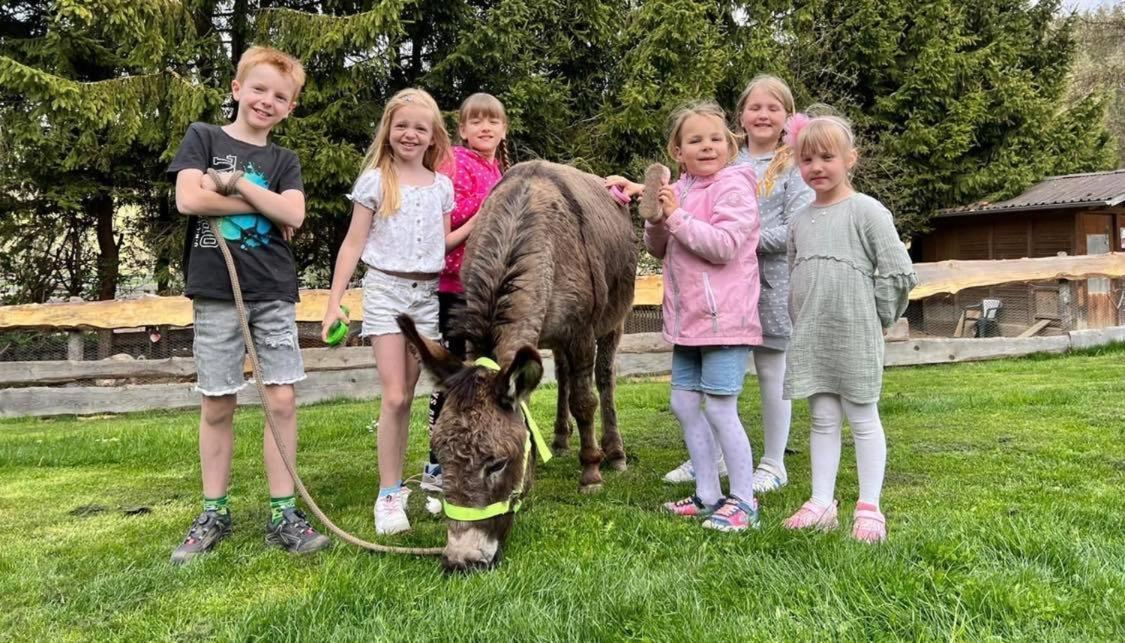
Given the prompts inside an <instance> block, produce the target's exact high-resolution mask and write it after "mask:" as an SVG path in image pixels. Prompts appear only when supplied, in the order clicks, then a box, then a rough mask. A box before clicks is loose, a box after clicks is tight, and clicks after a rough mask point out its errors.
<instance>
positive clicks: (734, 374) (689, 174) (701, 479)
mask: <svg viewBox="0 0 1125 643" xmlns="http://www.w3.org/2000/svg"><path fill="white" fill-rule="evenodd" d="M737 154H738V146H737V143H736V140H735V138H734V134H733V133H732V132H731V131H730V129H729V128H728V127H727V124H726V118H725V115H724V114H723V110H722V108H720V107H719V106H718V105H715V104H714V103H699V104H694V105H689V106H687V107H684V108H681V109H680V110H679V111H677V112H676V114H674V115H673V121H672V130H671V135H670V137H669V141H668V155H669V156H670V157H672V158H674V159H675V160H676V162H677V163H678V164H679V167H680V170H681V172H680V178H679V180H677V181H676V182H675V183H673V184H671V185H665V186H664V187H662V188H661V190H660V195H659V198H660V205H661V210H662V212H661V213H659V214H658V215H657V216H656V218H655V219H650V220H649V221H648V222H647V223H646V224H645V247H646V248H648V251H649V252H651V253H652V254H653V255H654V256H656V257H660V258H662V259H663V260H664V338H665V339H666V340H668V341H669V342H670V343H672V344H673V350H672V396H671V406H672V412H673V413H674V414H675V415H676V418H677V419H678V420H679V421H680V425H681V426H682V427H683V430H684V441H685V442H687V446H688V453H689V454H690V455H691V462H692V466H693V467H694V468H695V474H696V476H695V479H696V487H695V494H694V495H692V496H689V497H687V498H684V499H683V500H677V501H675V502H669V503H667V504H665V505H664V507H665V509H667V510H668V511H671V512H672V513H675V514H677V515H681V516H692V517H706V518H707V520H706V521H704V523H703V526H704V527H710V528H712V529H719V530H722V531H742V530H744V529H747V528H751V527H752V528H756V527H757V526H758V522H759V520H758V503H757V501H756V500H755V499H754V490H753V477H754V466H753V459H752V457H751V453H750V441H749V440H748V439H747V437H746V431H745V430H743V428H742V422H741V421H740V420H739V418H738V394H739V392H741V390H742V382H743V380H744V379H745V377H746V363H747V358H748V357H749V349H750V347H751V346H753V345H757V344H761V343H762V328H761V325H760V323H759V320H758V295H759V289H760V284H759V279H758V256H757V248H758V202H757V187H756V186H757V180H756V178H755V176H754V171H753V169H751V168H750V166H747V165H738V166H731V165H729V164H730V162H731V161H733V160H734V158H735V156H736V155H737ZM606 185H607V186H609V187H613V186H617V187H619V188H621V189H622V191H623V192H625V194H626V195H629V196H635V195H637V194H640V193H641V192H642V191H643V190H644V186H642V185H640V184H637V183H633V182H630V181H628V180H626V179H623V178H621V177H616V176H614V177H609V178H608V179H606ZM712 431H714V434H715V436H716V437H717V438H718V446H719V448H720V449H721V450H722V455H723V457H724V458H725V459H726V463H727V469H728V471H729V476H730V494H729V495H728V496H727V497H725V498H724V497H723V495H722V489H721V487H720V485H719V469H718V465H717V460H718V456H717V454H716V453H714V449H715V441H714V440H713V439H712V437H711V432H712Z"/></svg>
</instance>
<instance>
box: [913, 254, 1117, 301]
mask: <svg viewBox="0 0 1125 643" xmlns="http://www.w3.org/2000/svg"><path fill="white" fill-rule="evenodd" d="M914 270H915V271H916V272H917V273H918V286H917V287H916V288H915V289H914V290H913V291H911V292H910V298H911V299H923V298H925V297H929V296H930V295H935V294H938V293H956V292H960V291H962V290H965V289H966V288H976V287H982V286H991V285H995V284H1004V283H1009V282H1016V281H1046V280H1055V279H1078V278H1083V277H1087V276H1091V275H1097V276H1103V277H1121V276H1125V254H1122V253H1109V254H1102V255H1080V256H1064V257H1039V258H1034V259H1027V258H1024V259H1001V260H995V261H991V260H990V261H939V262H937V263H918V264H915V265H914Z"/></svg>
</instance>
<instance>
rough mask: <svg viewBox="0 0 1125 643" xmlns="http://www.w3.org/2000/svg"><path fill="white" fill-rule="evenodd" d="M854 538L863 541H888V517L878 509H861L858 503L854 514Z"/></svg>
mask: <svg viewBox="0 0 1125 643" xmlns="http://www.w3.org/2000/svg"><path fill="white" fill-rule="evenodd" d="M852 538H854V539H855V540H858V541H859V542H861V543H881V542H884V541H886V540H887V519H886V518H885V517H884V516H883V514H882V513H881V512H880V511H879V510H878V509H860V508H859V505H858V504H857V505H856V509H855V513H854V514H853V515H852Z"/></svg>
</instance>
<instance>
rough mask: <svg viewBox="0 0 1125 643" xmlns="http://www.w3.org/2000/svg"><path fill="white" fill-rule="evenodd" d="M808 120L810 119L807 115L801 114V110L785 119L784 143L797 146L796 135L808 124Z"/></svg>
mask: <svg viewBox="0 0 1125 643" xmlns="http://www.w3.org/2000/svg"><path fill="white" fill-rule="evenodd" d="M810 120H812V119H810V118H809V117H808V115H806V114H802V113H801V112H797V113H796V114H793V115H792V116H790V117H789V118H787V119H785V144H786V145H788V146H789V147H797V136H798V135H799V134H800V133H801V130H802V129H804V128H805V125H808V124H809V121H810Z"/></svg>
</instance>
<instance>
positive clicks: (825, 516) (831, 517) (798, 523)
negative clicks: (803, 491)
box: [782, 500, 840, 531]
mask: <svg viewBox="0 0 1125 643" xmlns="http://www.w3.org/2000/svg"><path fill="white" fill-rule="evenodd" d="M836 505H837V501H835V500H833V501H832V504H830V505H828V506H827V507H821V506H820V505H818V504H816V503H815V502H813V501H812V500H809V501H807V502H805V504H803V505H801V508H800V509H798V510H797V513H795V514H793V515H792V516H789V518H787V519H786V520H785V522H784V523H782V526H784V527H785V528H786V529H819V530H820V531H831V530H833V529H835V528H836V527H837V526H839V524H840V521H839V519H838V518H837V517H836Z"/></svg>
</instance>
